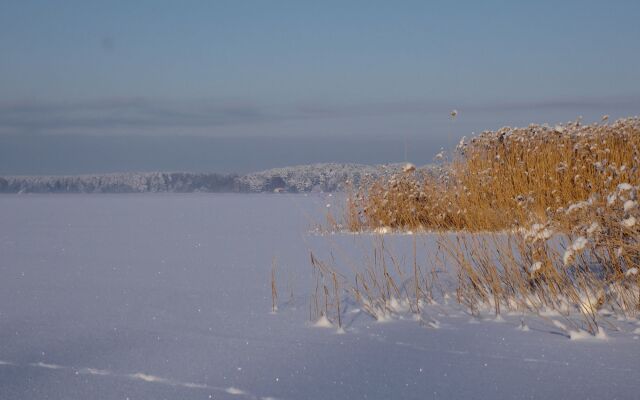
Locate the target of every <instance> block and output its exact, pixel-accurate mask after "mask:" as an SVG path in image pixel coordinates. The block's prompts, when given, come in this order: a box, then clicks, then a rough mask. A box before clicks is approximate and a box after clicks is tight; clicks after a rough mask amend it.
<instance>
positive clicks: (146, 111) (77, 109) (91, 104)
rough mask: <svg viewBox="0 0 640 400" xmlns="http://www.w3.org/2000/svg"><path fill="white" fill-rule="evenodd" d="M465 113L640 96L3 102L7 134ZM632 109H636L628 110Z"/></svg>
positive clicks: (581, 105) (618, 102)
mask: <svg viewBox="0 0 640 400" xmlns="http://www.w3.org/2000/svg"><path fill="white" fill-rule="evenodd" d="M454 108H455V109H458V110H460V111H461V114H462V115H465V114H466V115H468V114H473V113H475V114H477V115H480V114H484V115H489V116H490V115H497V114H498V113H504V112H507V113H513V112H518V111H526V112H538V114H539V115H544V113H549V112H556V111H560V110H565V111H568V112H575V113H576V115H575V116H576V117H577V115H578V114H579V113H582V112H593V113H596V112H600V111H602V112H603V113H610V112H612V111H620V112H623V113H626V112H633V111H635V110H637V109H640V96H631V95H630V96H612V97H593V98H587V97H585V98H566V99H550V100H539V101H519V102H509V101H494V102H485V103H466V104H465V103H462V104H460V103H454V102H444V101H442V102H434V101H425V100H417V101H398V102H378V103H360V104H339V103H328V102H325V103H307V104H301V105H291V106H282V107H280V108H278V107H273V106H272V107H267V106H264V105H258V104H255V103H252V102H247V101H237V100H211V99H205V100H184V101H178V100H172V101H169V100H158V99H150V98H144V97H126V98H105V99H94V100H88V101H57V102H42V101H13V102H0V134H2V133H9V134H11V133H107V134H108V133H114V132H118V133H122V132H125V133H158V132H162V133H194V132H196V133H210V132H212V131H215V130H216V129H217V128H230V127H234V126H235V127H237V126H242V125H246V126H247V127H246V129H245V130H251V131H255V132H256V133H257V134H259V127H260V126H265V125H267V124H270V125H271V126H272V127H273V126H274V124H278V123H281V122H286V121H305V120H317V121H320V120H334V121H339V120H340V119H349V118H355V119H358V118H359V119H362V118H368V117H391V116H396V117H402V115H404V114H407V115H408V114H411V115H414V116H416V115H417V116H420V115H424V116H441V117H442V118H444V119H447V118H448V115H449V112H450V110H452V109H454ZM628 110H630V111H628Z"/></svg>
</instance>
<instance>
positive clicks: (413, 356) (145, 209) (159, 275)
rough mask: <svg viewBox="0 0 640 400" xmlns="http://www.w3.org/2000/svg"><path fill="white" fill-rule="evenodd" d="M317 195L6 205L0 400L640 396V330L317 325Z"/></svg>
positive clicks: (26, 200)
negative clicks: (577, 335) (276, 302)
mask: <svg viewBox="0 0 640 400" xmlns="http://www.w3.org/2000/svg"><path fill="white" fill-rule="evenodd" d="M325 196H326V195H309V196H304V195H211V194H184V195H177V194H142V195H27V196H19V195H4V196H0V399H3V400H9V399H122V400H124V399H130V400H135V399H211V398H213V399H267V398H273V399H448V398H451V399H456V398H458V399H459V398H484V399H502V398H504V399H514V398H519V399H548V398H566V399H605V398H607V399H608V398H618V399H635V398H639V397H640V383H639V382H640V340H638V337H637V335H634V334H633V333H632V332H633V329H635V328H634V327H636V328H640V325H637V322H636V321H625V322H624V323H622V322H621V325H620V327H621V328H620V331H619V332H617V331H615V330H614V331H611V332H608V334H609V339H608V340H606V341H570V340H568V339H567V338H566V337H564V336H562V335H559V334H555V333H554V332H553V329H550V328H549V327H548V326H546V325H544V324H539V326H538V327H537V326H536V324H535V323H533V324H532V325H531V330H530V331H528V332H522V331H519V330H517V329H516V328H517V327H518V325H519V322H520V320H519V318H517V317H513V318H512V319H511V318H509V317H505V321H504V322H496V321H490V320H485V321H479V322H478V323H470V319H471V318H470V317H469V316H468V315H465V314H464V313H461V312H459V310H457V309H455V308H452V309H448V308H447V307H444V306H443V307H442V310H441V312H440V313H439V314H438V315H437V319H438V321H439V322H440V328H439V329H427V328H425V327H422V326H420V325H419V324H417V323H416V322H414V321H411V320H396V321H391V322H387V323H378V322H375V321H374V320H372V319H371V318H370V317H368V316H367V315H365V314H363V313H352V312H350V311H352V310H349V309H348V308H347V309H346V310H345V320H346V323H345V324H346V325H347V329H346V334H336V330H335V329H321V328H315V327H313V326H311V324H310V323H309V294H310V285H311V266H310V263H309V249H316V250H317V251H318V252H319V254H320V255H321V256H326V255H327V254H326V252H327V251H328V250H327V248H328V247H330V246H329V245H328V244H327V242H328V241H329V238H327V237H322V236H317V235H314V234H311V233H310V230H311V228H312V226H313V224H314V223H316V222H323V218H322V216H323V214H324V213H325V210H326V208H325V204H326V203H327V201H330V200H329V199H328V198H327V197H325ZM334 207H335V206H334ZM363 236H364V235H363ZM363 236H354V235H334V236H332V237H331V238H330V240H331V241H335V242H337V243H338V245H339V246H340V248H342V249H346V251H354V253H355V252H357V249H358V248H359V243H358V242H362V241H366V240H369V239H368V238H366V237H363ZM398 240H400V241H401V240H402V239H401V238H399V239H398ZM334 245H335V244H334ZM399 245H400V246H402V244H399ZM331 246H333V245H331ZM323 249H324V250H323ZM323 252H324V253H323ZM274 257H276V260H277V265H278V271H279V273H280V275H279V276H280V278H279V282H280V284H281V294H280V298H281V302H282V304H281V306H280V310H279V312H278V313H277V314H271V313H270V310H271V287H270V281H269V277H270V273H271V261H272V259H273V258H274ZM354 258H358V256H357V255H354ZM347 307H348V304H347ZM473 322H477V321H473Z"/></svg>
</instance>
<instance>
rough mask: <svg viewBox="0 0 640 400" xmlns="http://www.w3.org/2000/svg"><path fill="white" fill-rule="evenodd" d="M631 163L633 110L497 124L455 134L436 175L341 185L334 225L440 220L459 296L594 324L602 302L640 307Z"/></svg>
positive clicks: (413, 227) (420, 226)
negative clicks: (572, 315) (612, 117)
mask: <svg viewBox="0 0 640 400" xmlns="http://www.w3.org/2000/svg"><path fill="white" fill-rule="evenodd" d="M639 168H640V119H638V118H628V119H622V120H618V121H616V122H614V123H612V124H609V123H608V122H607V119H606V118H603V121H602V122H601V123H597V124H592V125H582V124H581V123H580V121H576V122H572V123H568V124H564V125H557V126H554V127H550V126H547V125H530V126H528V127H526V128H509V127H505V128H502V129H500V130H498V131H496V132H484V133H482V134H481V135H479V136H477V137H474V138H472V139H471V140H470V141H466V140H465V139H463V140H462V141H461V142H460V144H459V145H458V147H457V148H456V152H455V154H454V156H453V157H452V159H451V160H450V161H448V162H446V163H445V164H443V165H442V167H441V173H440V174H439V175H438V176H434V175H431V174H421V173H418V172H416V170H415V168H413V167H412V166H408V167H407V168H405V171H404V172H403V173H402V174H398V175H396V176H394V177H392V178H390V179H386V180H379V181H375V182H372V183H370V184H369V185H368V186H366V187H363V188H361V189H360V190H358V191H357V192H354V193H352V194H351V195H350V196H349V198H348V200H347V207H346V209H347V212H346V218H345V220H346V226H348V227H349V229H351V230H352V231H361V230H373V231H376V232H387V231H391V230H394V231H398V230H400V231H402V230H405V231H407V230H410V231H425V230H429V231H440V232H443V234H442V235H441V237H440V239H439V242H440V246H441V248H442V249H444V255H445V257H446V258H448V260H449V261H450V262H452V263H453V264H454V265H455V266H456V267H457V268H456V269H457V271H458V272H457V274H458V279H457V280H458V296H457V297H458V300H459V301H460V302H461V303H464V304H466V305H467V306H468V307H469V308H470V309H472V310H473V309H475V308H477V307H479V306H480V305H491V306H492V307H493V308H494V309H495V313H496V315H499V314H500V312H501V308H507V309H509V310H512V309H517V310H527V311H530V312H534V313H539V312H540V310H541V309H549V308H551V309H554V310H560V309H567V308H575V309H577V310H579V312H580V314H581V315H582V321H583V323H584V324H585V325H586V329H587V330H588V331H589V332H591V333H592V334H594V335H597V334H598V332H599V316H598V311H599V310H601V309H602V308H603V307H604V306H609V307H612V308H613V309H615V312H617V313H620V314H622V315H624V316H626V315H635V314H636V313H637V312H638V309H639V307H640V294H639V287H640V276H639V275H638V272H637V271H638V268H639V266H640V224H639V223H638V221H639V220H640V211H639V208H638V199H637V194H638V190H640V186H639V185H640V171H639ZM451 231H457V232H459V233H458V234H455V235H450V234H446V233H445V232H451ZM471 233H481V234H471Z"/></svg>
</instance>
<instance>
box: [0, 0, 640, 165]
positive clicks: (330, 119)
mask: <svg viewBox="0 0 640 400" xmlns="http://www.w3.org/2000/svg"><path fill="white" fill-rule="evenodd" d="M639 20H640V2H637V1H628V2H623V1H611V2H604V1H575V2H574V1H566V2H560V1H556V2H545V1H535V2H534V1H531V2H519V1H518V2H516V1H504V2H498V1H484V2H479V1H469V2H463V1H457V2H452V1H442V2H429V1H384V2H383V1H372V0H369V1H322V2H320V1H318V2H311V1H241V0H233V1H174V2H167V1H135V2H132V1H110V2H93V1H86V0H85V1H56V2H52V1H41V2H38V1H26V0H22V1H7V0H5V1H2V2H1V3H0V88H1V90H0V136H3V137H0V146H2V147H4V152H5V154H6V153H7V152H11V153H12V157H14V158H16V157H18V156H16V154H15V151H17V149H18V148H19V149H20V151H21V152H23V153H24V156H25V157H27V160H28V159H29V157H32V158H33V162H34V163H37V162H42V160H44V159H46V158H47V157H48V156H47V154H46V153H45V154H44V155H41V156H40V157H39V160H41V161H38V160H36V159H35V158H34V157H35V156H34V154H35V153H34V152H30V149H33V144H34V143H37V140H34V139H33V135H36V136H37V135H58V136H57V137H56V139H55V140H57V141H59V144H60V146H61V147H62V148H73V146H74V145H77V143H79V142H78V140H81V141H82V142H83V143H85V142H87V140H89V141H90V139H87V138H86V136H87V135H88V136H89V137H91V138H94V139H95V145H94V147H93V148H92V149H90V150H87V151H90V152H96V153H95V155H96V157H100V156H102V155H103V154H101V153H100V147H101V145H99V144H98V143H103V142H104V141H105V140H111V139H109V138H112V137H115V136H117V137H119V139H118V141H120V142H122V143H127V140H126V138H127V137H130V138H132V140H131V143H132V145H134V144H138V143H141V142H144V141H145V140H146V141H148V142H149V143H157V141H160V142H162V141H163V140H165V139H167V140H168V142H167V143H169V142H171V143H175V140H176V139H170V140H169V139H168V138H172V137H175V136H180V137H181V138H182V139H181V140H182V144H181V146H185V148H188V147H189V146H198V147H200V149H199V150H201V146H203V144H202V143H203V142H202V140H201V139H202V137H204V138H205V139H207V140H208V141H205V142H206V143H209V144H208V145H207V146H211V149H212V154H213V153H215V151H214V150H215V149H216V146H217V145H216V143H217V142H216V139H217V138H225V140H226V139H229V138H232V139H233V138H236V139H237V140H241V139H242V140H243V141H244V142H245V143H246V142H247V140H249V139H250V138H252V137H262V138H265V137H267V138H268V137H277V138H280V139H282V138H291V139H292V140H291V142H290V143H291V146H292V147H291V152H296V151H297V150H298V148H297V147H296V146H297V145H296V143H298V145H299V143H300V141H301V140H302V141H304V140H307V139H309V140H311V141H313V140H316V139H318V138H327V140H334V141H335V143H336V145H337V146H339V145H340V144H339V143H340V140H341V139H344V138H349V140H352V139H353V138H354V137H355V138H362V139H363V140H365V139H371V138H376V140H377V139H380V140H392V139H393V138H405V137H408V138H415V139H416V140H415V141H414V142H413V143H416V144H417V143H422V144H424V143H429V145H428V148H425V149H415V153H416V154H419V155H420V157H422V158H420V159H419V160H417V161H418V162H426V161H428V158H430V157H431V156H432V155H433V154H434V153H436V152H437V151H438V149H439V146H440V145H443V146H448V145H450V144H451V143H454V142H455V141H457V139H458V138H459V137H460V136H462V135H469V134H470V133H471V132H472V131H481V130H484V129H490V128H491V129H493V128H498V127H500V126H502V125H507V124H517V125H522V124H528V123H529V122H541V123H542V122H550V123H555V122H559V121H566V120H569V119H575V118H576V117H577V116H578V115H583V116H585V119H586V120H595V119H598V118H599V117H600V115H602V114H611V115H612V117H619V116H627V115H636V114H638V110H639V109H640V79H639V78H640V74H639V72H638V71H640V45H639V43H640V24H639V23H638V21H639ZM453 108H456V109H458V110H459V111H460V114H459V118H458V120H457V121H454V122H452V121H450V120H449V118H448V113H449V111H450V110H451V109H453ZM139 135H143V136H144V137H145V138H143V139H141V138H140V137H139ZM105 136H108V137H107V138H105ZM194 136H199V137H201V138H200V139H198V138H194ZM25 137H28V138H27V139H24V138H25ZM79 138H80V139H79ZM123 138H124V139H123ZM47 140H51V139H47ZM100 141H102V142H100ZM16 143H18V144H16ZM29 143H31V146H32V147H29V146H30V145H29ZM163 143H164V142H163ZM189 143H191V144H189ZM282 143H283V144H282V145H283V146H286V145H287V141H286V140H282ZM425 145H426V144H425ZM16 146H18V147H16ZM140 146H142V147H141V149H143V148H144V147H145V145H140ZM2 147H0V158H1V156H2V154H3V150H2ZM90 148H91V147H90ZM243 149H245V150H243ZM129 150H130V149H129ZM396 150H397V149H393V151H392V150H390V151H389V153H388V154H387V155H380V156H376V157H377V158H375V159H371V160H369V161H371V162H385V161H394V160H395V161H398V160H397V158H398V152H397V151H396ZM110 151H112V152H115V155H116V156H117V152H118V151H119V150H117V149H112V150H110ZM167 151H169V152H170V148H169V149H168V150H167ZM234 151H237V157H235V159H236V163H237V169H243V168H246V165H248V164H247V163H245V161H247V160H250V159H252V158H254V157H255V154H253V153H252V152H253V151H255V149H249V148H248V147H242V146H239V147H238V148H237V149H236V150H234ZM353 151H357V148H354V149H353ZM189 154H190V153H189V152H186V153H185V155H184V157H185V158H188V157H190V155H189ZM376 154H377V153H376ZM69 157H71V158H72V159H71V160H69ZM65 158H66V161H67V162H71V164H73V156H72V151H71V150H69V155H68V156H67V157H65ZM214 158H215V157H214ZM285 158H286V157H285ZM338 158H339V157H338V156H337V155H335V154H334V155H332V154H331V152H330V151H329V152H327V153H322V154H317V155H316V156H315V157H311V156H310V157H309V161H332V160H336V159H338ZM355 158H358V157H356V156H354V159H355ZM115 159H117V157H115ZM151 159H153V157H151ZM292 160H293V159H292ZM340 160H341V161H343V160H342V159H340ZM165 161H166V155H164V152H158V156H157V159H156V160H155V161H150V163H149V165H148V166H142V167H140V166H137V165H136V166H127V164H118V163H117V162H115V163H114V164H113V165H112V166H105V167H101V168H99V169H100V171H102V170H126V169H130V168H143V169H166V168H169V167H171V168H174V167H176V165H174V164H168V163H166V162H165ZM295 161H296V162H297V161H298V160H297V159H296V160H295ZM344 161H346V160H344ZM365 161H366V160H365ZM400 161H401V160H400ZM25 162H27V163H28V162H30V161H25ZM6 164H7V162H5V163H3V162H1V161H0V173H16V171H17V172H20V171H21V169H20V168H22V167H20V168H18V167H11V166H8V165H6ZM272 164H273V165H276V164H287V160H286V159H279V160H273V161H270V162H266V161H265V165H264V166H272ZM177 167H178V168H179V167H180V165H179V164H178V165H177ZM185 168H189V169H215V168H217V167H216V163H215V160H213V161H212V162H211V163H210V164H206V163H205V164H201V165H200V166H199V167H198V166H187V167H185ZM220 168H221V167H220ZM225 168H227V169H229V168H231V169H233V166H232V165H231V166H227V167H225ZM48 169H50V170H51V173H58V172H60V171H62V169H60V168H57V169H56V166H55V162H53V161H52V162H51V163H50V164H46V165H44V164H43V165H41V166H40V167H39V169H38V168H36V169H35V170H38V171H41V170H42V171H47V170H48ZM76 170H77V171H85V170H86V171H87V172H94V170H96V167H93V166H91V164H90V163H87V161H86V160H85V161H83V160H80V159H79V160H78V162H77V163H76V164H75V167H74V168H71V169H69V170H68V171H76ZM64 171H67V170H66V169H65V170H64Z"/></svg>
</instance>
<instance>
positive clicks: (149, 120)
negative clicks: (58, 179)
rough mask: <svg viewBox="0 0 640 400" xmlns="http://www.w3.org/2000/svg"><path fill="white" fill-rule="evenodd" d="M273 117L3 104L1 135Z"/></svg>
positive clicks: (169, 106) (201, 109)
mask: <svg viewBox="0 0 640 400" xmlns="http://www.w3.org/2000/svg"><path fill="white" fill-rule="evenodd" d="M272 118H273V116H271V117H269V116H267V115H265V114H264V113H263V111H262V110H261V109H260V108H258V107H256V106H254V105H252V104H250V103H241V102H231V101H227V102H223V101H184V102H180V101H162V100H151V99H147V98H135V97H132V98H111V99H97V100H90V101H82V102H41V101H17V102H4V103H0V132H2V131H4V132H8V131H14V132H32V133H39V132H42V133H49V132H51V131H65V130H68V131H77V130H91V131H105V132H108V131H110V130H114V129H123V128H124V129H127V130H132V131H136V130H145V129H154V128H160V127H162V128H176V129H178V128H191V127H216V126H224V125H233V124H246V123H256V122H260V121H266V120H268V119H272Z"/></svg>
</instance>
